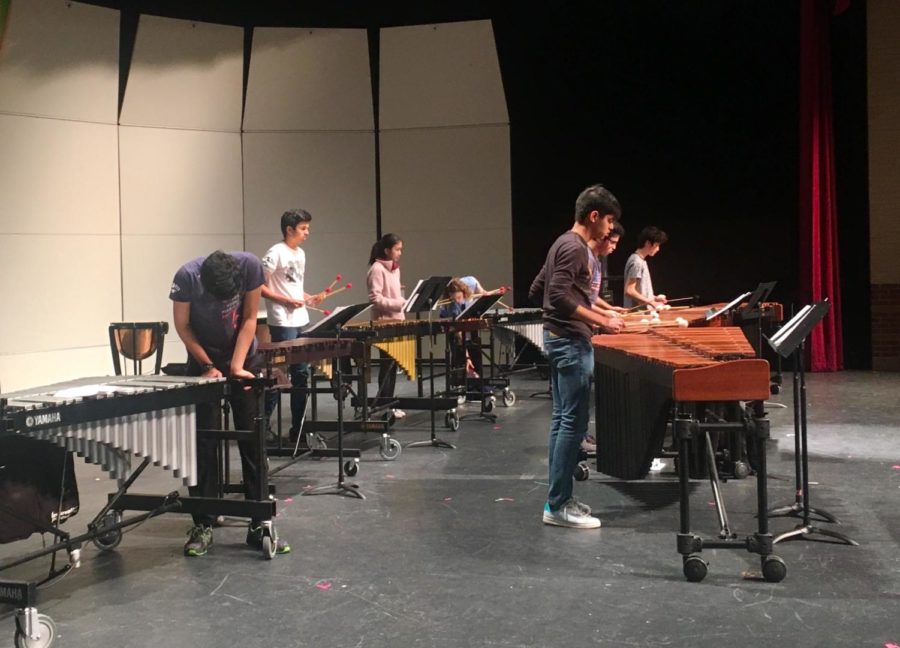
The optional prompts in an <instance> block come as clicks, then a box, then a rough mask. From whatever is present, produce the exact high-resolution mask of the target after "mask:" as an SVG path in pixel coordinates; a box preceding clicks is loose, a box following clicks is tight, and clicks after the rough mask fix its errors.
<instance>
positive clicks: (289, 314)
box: [262, 241, 309, 326]
mask: <svg viewBox="0 0 900 648" xmlns="http://www.w3.org/2000/svg"><path fill="white" fill-rule="evenodd" d="M262 264H263V268H264V269H265V271H266V275H267V277H268V283H269V288H270V289H271V290H273V291H274V292H277V293H278V294H280V295H287V296H288V297H291V298H293V299H303V273H304V272H305V271H306V253H305V252H304V251H303V248H300V247H298V248H297V249H296V250H292V249H291V248H290V246H288V245H287V244H286V243H285V242H284V241H282V242H281V243H276V244H275V245H273V246H272V247H271V248H269V251H268V252H266V254H265V256H264V257H263V258H262ZM266 317H267V318H268V323H269V324H274V325H275V326H306V325H307V324H309V312H308V311H307V310H306V308H305V307H304V308H287V307H285V306H282V305H281V304H279V303H277V302H274V301H272V300H269V299H267V300H266Z"/></svg>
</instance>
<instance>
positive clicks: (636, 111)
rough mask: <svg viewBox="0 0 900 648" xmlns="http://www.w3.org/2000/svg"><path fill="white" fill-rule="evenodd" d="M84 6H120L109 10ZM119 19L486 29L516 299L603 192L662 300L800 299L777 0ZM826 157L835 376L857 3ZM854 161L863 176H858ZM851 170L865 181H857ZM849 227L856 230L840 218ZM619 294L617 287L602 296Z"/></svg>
mask: <svg viewBox="0 0 900 648" xmlns="http://www.w3.org/2000/svg"><path fill="white" fill-rule="evenodd" d="M93 2H94V4H101V5H106V6H116V7H121V6H122V4H123V3H122V2H120V1H117V0H93ZM127 5H128V6H130V7H132V9H138V10H141V11H146V12H148V13H156V14H163V15H170V16H173V17H180V18H191V19H197V20H208V21H212V22H224V23H229V24H242V25H245V26H248V25H253V24H256V25H267V26H297V25H305V26H322V27H368V28H373V29H374V28H377V27H384V26H393V25H402V24H416V23H429V22H441V21H453V20H471V19H486V18H489V19H492V21H493V24H494V32H495V36H496V41H497V48H498V54H499V58H500V65H501V71H502V74H503V82H504V86H505V90H506V96H507V103H508V108H509V116H510V137H511V163H512V192H513V195H512V206H513V212H512V216H513V232H512V236H513V263H514V277H513V279H514V282H515V299H516V303H517V304H520V305H521V304H525V303H526V301H527V292H528V287H529V284H530V282H531V279H532V278H533V277H534V275H535V274H536V273H537V271H538V270H539V268H540V265H541V263H542V262H543V258H544V255H545V253H546V250H547V249H548V248H549V246H550V244H551V243H552V241H553V239H554V238H555V237H556V235H558V234H559V233H561V232H562V231H564V230H565V229H566V228H568V227H569V226H570V225H571V221H572V216H573V214H572V212H573V206H574V202H575V197H576V196H577V194H578V192H579V191H580V190H581V189H582V188H583V187H584V186H586V185H588V184H591V183H593V182H603V183H605V184H606V185H607V186H608V187H609V188H610V189H611V190H612V191H613V192H614V193H615V194H616V195H617V196H618V197H619V199H620V200H621V202H622V205H623V209H624V214H623V224H624V225H625V227H626V230H627V234H626V236H625V239H624V241H623V243H622V244H620V246H619V250H618V251H617V252H616V253H615V254H614V255H613V257H612V258H611V259H610V271H611V274H612V275H621V272H622V269H623V267H624V263H625V259H626V258H627V256H628V254H630V252H631V251H632V250H633V248H634V243H635V238H636V236H637V234H638V232H639V231H640V229H641V228H642V227H643V226H644V225H647V224H654V225H657V226H659V227H661V228H663V229H664V230H665V231H666V232H667V233H668V234H669V237H670V242H669V243H668V244H667V245H666V246H665V247H664V248H663V250H662V252H661V253H660V254H659V255H658V256H657V257H656V258H654V259H653V260H652V261H651V269H652V272H653V277H654V285H655V287H656V288H657V289H658V291H660V292H664V293H666V294H667V295H668V296H669V297H681V296H688V295H698V296H699V297H700V299H701V300H703V301H706V302H710V301H720V300H727V299H730V298H731V297H733V296H735V295H737V294H739V293H740V292H743V291H745V290H751V289H753V288H754V287H755V286H756V284H757V283H758V282H760V281H771V280H777V281H778V287H777V289H776V291H775V293H774V294H773V299H777V300H780V301H782V302H784V303H785V304H786V305H787V306H788V308H790V306H791V304H792V303H793V302H794V301H795V299H796V295H797V287H798V281H797V269H798V263H797V221H798V194H797V192H798V153H799V149H798V122H799V116H798V105H799V103H798V92H799V79H798V71H799V52H798V49H799V45H798V43H799V12H798V7H797V3H795V2H784V0H728V1H725V2H723V1H721V0H692V1H691V2H679V3H674V2H668V1H665V0H644V1H642V2H634V1H633V0H605V1H599V0H597V1H592V2H565V3H544V4H543V5H542V6H541V9H540V11H534V12H525V11H523V10H522V6H523V5H522V4H521V3H508V2H487V1H482V2H475V1H467V0H458V1H457V2H452V3H439V2H433V3H416V4H414V5H413V4H411V3H403V4H399V3H398V4H393V3H390V4H384V3H359V2H351V1H349V0H334V1H332V2H321V3H319V2H308V3H303V4H302V5H298V3H296V2H293V1H289V0H271V1H268V2H266V1H259V2H254V3H246V2H203V1H200V0H190V1H185V0H177V1H176V0H132V1H131V2H128V3H127ZM833 35H834V38H835V43H834V52H835V67H836V69H837V75H836V76H837V78H836V80H835V104H836V106H835V120H836V131H837V137H836V147H837V150H836V157H837V160H838V163H837V173H838V180H837V181H838V188H837V195H838V209H839V219H840V222H841V237H842V240H841V254H842V257H843V260H844V262H843V263H842V267H843V268H845V269H846V272H845V274H844V277H843V278H842V279H843V283H842V295H843V298H844V303H845V304H847V305H849V306H851V307H848V308H846V310H845V312H846V316H845V322H844V325H845V328H844V331H845V342H844V349H845V357H846V362H845V366H846V367H847V368H866V367H868V366H869V364H870V362H871V360H870V358H871V350H870V341H869V333H868V322H869V319H870V318H869V316H868V313H869V303H868V298H867V297H868V292H869V253H868V238H867V237H868V205H867V202H866V192H867V189H866V182H867V179H866V172H865V160H866V134H865V132H866V126H865V92H866V89H865V74H866V69H865V55H864V52H865V14H864V3H863V2H861V1H859V0H857V1H855V2H852V3H851V7H850V10H849V11H848V12H845V13H844V14H842V16H841V17H839V18H837V19H835V29H834V33H833ZM860 163H861V164H860ZM861 169H862V170H861ZM851 219H852V220H851ZM614 288H615V291H616V295H617V300H620V299H621V282H618V283H616V284H614Z"/></svg>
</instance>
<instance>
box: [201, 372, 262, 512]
mask: <svg viewBox="0 0 900 648" xmlns="http://www.w3.org/2000/svg"><path fill="white" fill-rule="evenodd" d="M190 370H191V366H190V365H188V372H189V375H191V374H190ZM193 375H198V373H197V372H195V373H194V374H193ZM227 400H228V403H229V405H230V406H231V418H232V421H233V423H234V429H235V430H254V418H256V411H257V402H256V393H255V391H254V390H252V389H247V390H240V391H239V392H238V393H236V394H231V395H230V396H228V397H227ZM197 429H198V430H221V429H222V408H221V407H220V406H219V404H218V403H201V404H199V405H197ZM220 443H221V441H219V440H218V439H210V438H208V437H206V436H204V435H202V434H198V435H197V485H196V486H191V487H190V488H188V492H189V493H190V494H191V496H192V497H217V496H218V487H219V484H220V482H221V481H222V480H223V479H224V475H220V474H219V462H218V460H217V456H216V455H217V452H216V451H217V449H218V447H219V444H220ZM238 450H239V451H240V454H241V473H242V475H243V478H244V496H245V497H246V498H247V499H251V500H262V499H264V498H263V496H262V493H260V492H259V489H258V488H257V478H258V475H259V466H260V457H259V452H258V448H257V447H256V445H255V444H253V443H252V442H250V441H238ZM263 461H265V458H263ZM193 517H194V524H202V525H205V526H212V523H213V521H214V520H215V516H213V515H208V514H197V515H194V516H193ZM258 523H259V521H258V520H253V521H252V524H254V525H256V524H258Z"/></svg>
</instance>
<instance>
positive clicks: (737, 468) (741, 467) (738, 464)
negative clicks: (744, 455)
mask: <svg viewBox="0 0 900 648" xmlns="http://www.w3.org/2000/svg"><path fill="white" fill-rule="evenodd" d="M749 474H750V466H748V465H747V464H746V462H743V461H735V462H734V478H735V479H745V478H746V477H747V476H748V475H749Z"/></svg>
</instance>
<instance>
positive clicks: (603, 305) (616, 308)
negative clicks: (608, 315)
mask: <svg viewBox="0 0 900 648" xmlns="http://www.w3.org/2000/svg"><path fill="white" fill-rule="evenodd" d="M594 306H598V307H600V308H602V309H603V310H607V311H612V312H613V313H625V312H627V311H628V309H627V308H622V307H621V306H613V305H612V304H610V303H609V302H608V301H606V300H605V299H603V297H597V301H595V302H594Z"/></svg>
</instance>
